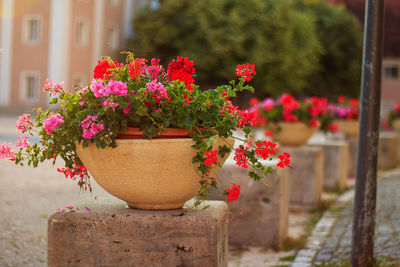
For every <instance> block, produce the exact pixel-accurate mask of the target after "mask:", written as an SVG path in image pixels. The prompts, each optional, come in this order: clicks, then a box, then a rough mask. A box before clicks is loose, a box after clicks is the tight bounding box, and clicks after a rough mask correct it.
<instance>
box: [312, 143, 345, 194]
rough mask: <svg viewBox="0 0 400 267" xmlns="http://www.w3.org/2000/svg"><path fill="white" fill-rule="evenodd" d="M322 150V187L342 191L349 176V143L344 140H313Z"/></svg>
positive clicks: (314, 144)
mask: <svg viewBox="0 0 400 267" xmlns="http://www.w3.org/2000/svg"><path fill="white" fill-rule="evenodd" d="M310 145H312V146H316V147H321V148H322V150H323V152H324V174H323V177H324V189H325V190H328V191H342V190H343V189H345V188H346V186H347V179H348V176H349V144H348V143H347V142H345V141H325V142H314V143H311V144H310Z"/></svg>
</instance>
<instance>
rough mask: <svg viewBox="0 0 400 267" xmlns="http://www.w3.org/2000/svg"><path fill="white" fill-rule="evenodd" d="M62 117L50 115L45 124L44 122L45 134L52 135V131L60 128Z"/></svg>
mask: <svg viewBox="0 0 400 267" xmlns="http://www.w3.org/2000/svg"><path fill="white" fill-rule="evenodd" d="M63 123H64V121H63V116H61V115H60V114H58V113H57V114H54V115H51V116H50V118H48V119H47V120H46V121H45V122H44V125H43V126H44V129H45V130H46V133H47V134H52V133H53V131H54V129H56V128H57V127H58V126H60V125H61V124H63Z"/></svg>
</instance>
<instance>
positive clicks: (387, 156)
mask: <svg viewBox="0 0 400 267" xmlns="http://www.w3.org/2000/svg"><path fill="white" fill-rule="evenodd" d="M398 142H399V141H398V134H396V133H392V132H381V133H379V150H378V168H379V169H383V170H385V169H392V168H395V167H396V164H397V147H398Z"/></svg>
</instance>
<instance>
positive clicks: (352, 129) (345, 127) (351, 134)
mask: <svg viewBox="0 0 400 267" xmlns="http://www.w3.org/2000/svg"><path fill="white" fill-rule="evenodd" d="M335 123H336V124H337V125H338V126H339V132H342V133H343V134H344V135H345V136H346V138H356V137H357V136H358V120H346V119H341V120H336V121H335Z"/></svg>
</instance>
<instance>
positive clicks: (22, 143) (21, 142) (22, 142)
mask: <svg viewBox="0 0 400 267" xmlns="http://www.w3.org/2000/svg"><path fill="white" fill-rule="evenodd" d="M15 146H16V147H22V148H24V149H25V148H27V147H28V146H29V142H28V137H21V136H18V141H17V143H16V144H15Z"/></svg>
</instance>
